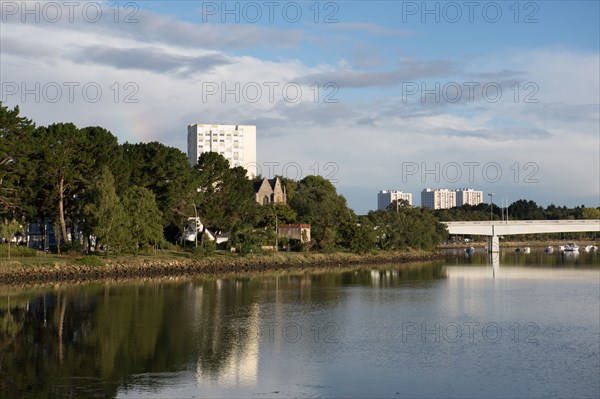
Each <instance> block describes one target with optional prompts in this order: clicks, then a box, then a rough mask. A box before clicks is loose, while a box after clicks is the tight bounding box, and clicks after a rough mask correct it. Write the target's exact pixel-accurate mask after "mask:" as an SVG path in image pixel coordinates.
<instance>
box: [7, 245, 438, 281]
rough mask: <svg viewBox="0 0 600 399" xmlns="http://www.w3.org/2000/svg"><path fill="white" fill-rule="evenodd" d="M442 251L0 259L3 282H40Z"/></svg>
mask: <svg viewBox="0 0 600 399" xmlns="http://www.w3.org/2000/svg"><path fill="white" fill-rule="evenodd" d="M443 257H444V255H443V254H442V253H440V252H426V251H399V252H373V253H369V254H364V255H358V254H354V253H344V252H336V253H331V254H324V253H297V252H278V253H273V254H264V255H248V256H236V255H232V254H229V253H226V252H217V253H216V254H214V255H211V256H208V257H193V258H192V257H190V254H188V253H184V252H161V253H158V254H152V255H138V256H133V255H125V256H115V257H103V256H75V255H72V256H66V255H62V256H59V255H49V254H42V253H40V254H38V255H37V256H35V257H23V258H13V259H10V260H8V259H2V260H0V284H2V285H11V284H19V285H20V284H28V283H32V284H39V283H54V282H80V281H94V280H103V279H130V278H144V277H161V276H188V275H189V276H194V275H220V274H232V273H252V272H262V271H270V270H292V269H311V268H330V267H335V268H337V267H345V266H351V265H360V264H373V263H405V262H416V261H429V260H435V259H441V258H443Z"/></svg>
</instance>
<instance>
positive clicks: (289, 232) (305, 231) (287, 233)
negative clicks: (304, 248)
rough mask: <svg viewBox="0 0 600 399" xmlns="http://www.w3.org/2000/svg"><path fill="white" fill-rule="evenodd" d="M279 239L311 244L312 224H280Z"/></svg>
mask: <svg viewBox="0 0 600 399" xmlns="http://www.w3.org/2000/svg"><path fill="white" fill-rule="evenodd" d="M277 237H279V238H288V239H290V240H299V241H300V242H301V243H305V242H310V224H280V225H278V226H277Z"/></svg>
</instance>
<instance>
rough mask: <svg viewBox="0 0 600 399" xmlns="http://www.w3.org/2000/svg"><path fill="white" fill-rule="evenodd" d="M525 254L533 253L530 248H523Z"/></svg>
mask: <svg viewBox="0 0 600 399" xmlns="http://www.w3.org/2000/svg"><path fill="white" fill-rule="evenodd" d="M523 253H526V254H529V253H531V248H529V247H525V248H523Z"/></svg>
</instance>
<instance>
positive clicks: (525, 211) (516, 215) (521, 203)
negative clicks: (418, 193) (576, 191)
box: [434, 199, 600, 222]
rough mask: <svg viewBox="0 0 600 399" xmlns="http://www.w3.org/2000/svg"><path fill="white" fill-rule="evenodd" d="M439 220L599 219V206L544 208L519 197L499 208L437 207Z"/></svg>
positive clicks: (471, 206) (483, 206)
mask: <svg viewBox="0 0 600 399" xmlns="http://www.w3.org/2000/svg"><path fill="white" fill-rule="evenodd" d="M434 214H435V216H436V217H438V218H439V219H440V220H441V221H444V222H446V221H461V220H465V221H466V220H490V218H493V219H494V220H504V219H506V216H507V215H508V220H565V219H600V207H598V208H586V207H585V206H584V205H581V206H576V207H574V208H567V207H566V206H563V207H560V206H556V205H554V204H550V205H549V206H547V207H546V208H544V207H542V206H540V205H538V204H537V203H536V202H535V201H531V200H525V199H520V200H518V201H515V202H513V203H512V204H510V205H509V206H508V208H501V207H499V206H497V205H496V204H494V205H492V206H491V209H490V204H486V203H481V204H479V205H464V206H460V207H455V208H450V209H437V210H435V211H434Z"/></svg>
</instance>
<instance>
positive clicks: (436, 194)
mask: <svg viewBox="0 0 600 399" xmlns="http://www.w3.org/2000/svg"><path fill="white" fill-rule="evenodd" d="M421 206H422V207H424V208H429V209H446V208H453V207H455V206H456V191H454V190H448V189H447V188H441V189H432V188H425V189H423V191H421Z"/></svg>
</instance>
